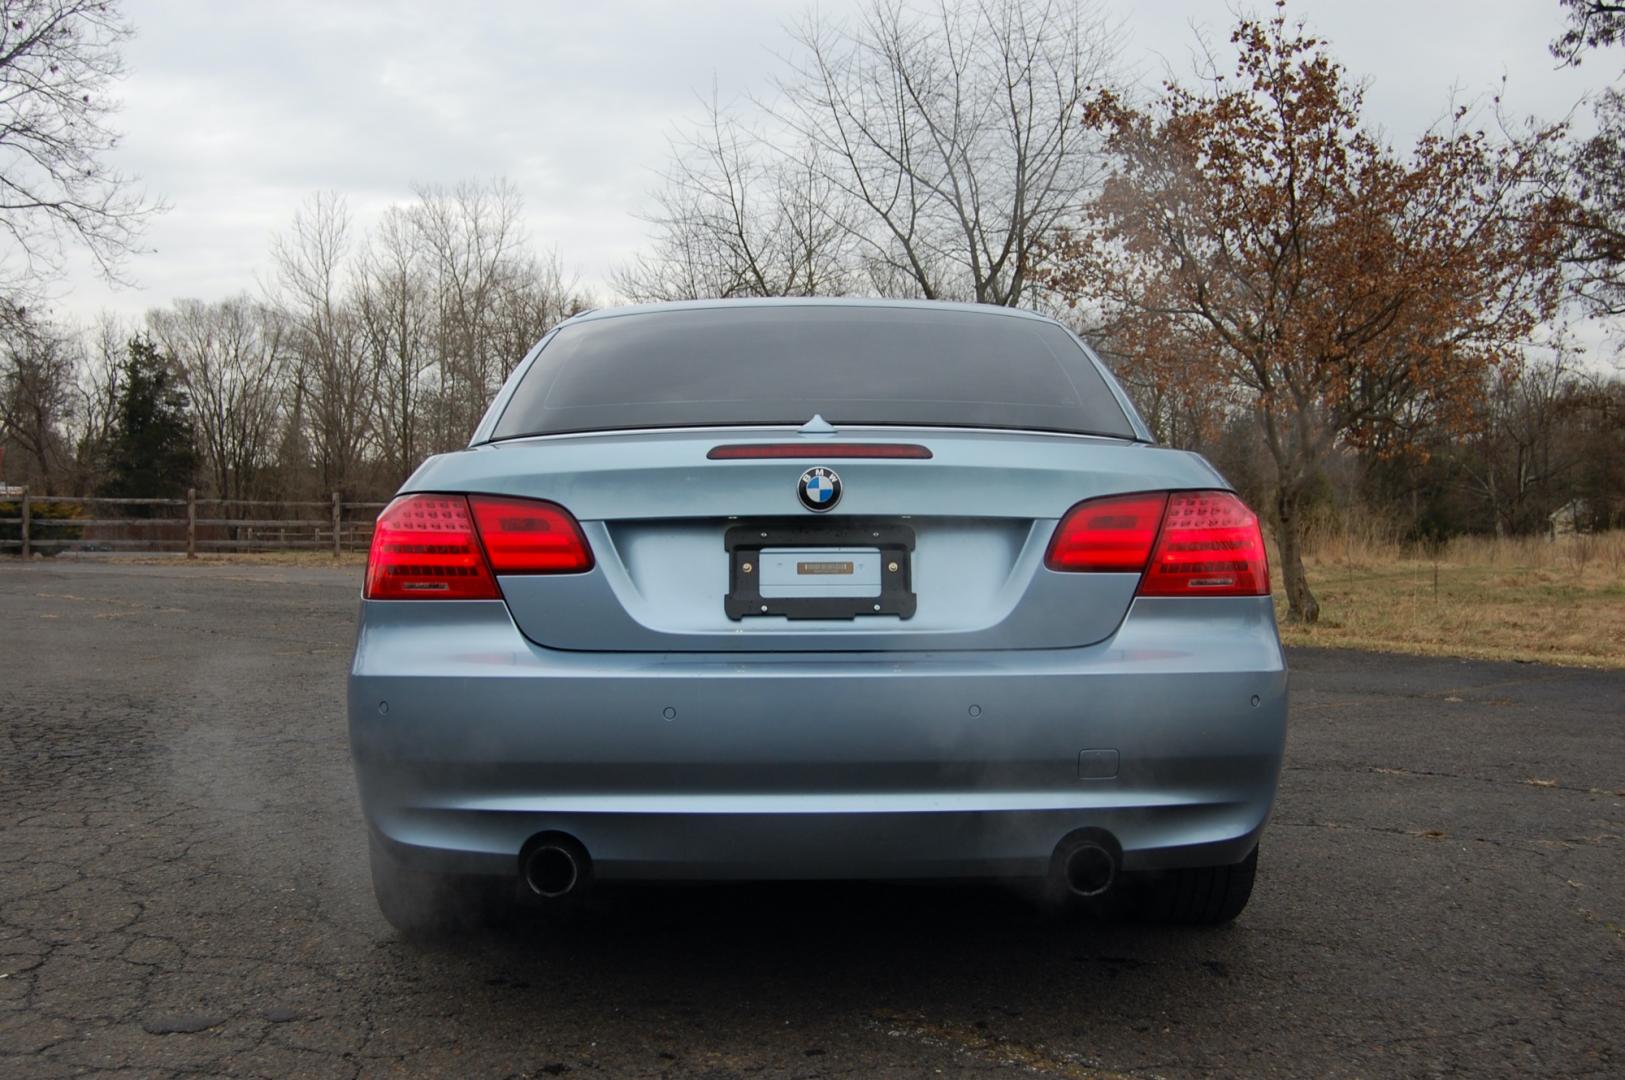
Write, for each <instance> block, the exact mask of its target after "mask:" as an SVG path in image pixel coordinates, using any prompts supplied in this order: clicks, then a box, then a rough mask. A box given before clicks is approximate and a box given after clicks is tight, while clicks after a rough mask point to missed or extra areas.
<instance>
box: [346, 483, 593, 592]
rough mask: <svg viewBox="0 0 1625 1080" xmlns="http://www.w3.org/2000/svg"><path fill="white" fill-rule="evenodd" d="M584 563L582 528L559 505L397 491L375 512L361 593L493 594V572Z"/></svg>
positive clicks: (553, 569)
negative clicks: (393, 496) (381, 511)
mask: <svg viewBox="0 0 1625 1080" xmlns="http://www.w3.org/2000/svg"><path fill="white" fill-rule="evenodd" d="M590 569H592V552H591V549H590V548H588V546H587V541H586V538H585V537H584V536H582V534H581V526H579V525H578V524H576V520H575V518H573V517H571V516H570V513H569V511H567V510H565V509H564V508H563V507H561V506H556V505H554V504H553V503H550V502H542V501H540V500H536V499H512V498H504V497H500V496H495V495H471V496H467V497H465V496H462V495H403V496H401V497H400V498H398V499H396V500H395V501H394V502H392V503H390V504H389V505H388V506H387V507H385V508H384V512H383V513H382V514H380V515H378V524H377V525H376V526H375V527H374V530H373V534H372V551H371V553H370V554H369V556H368V558H367V584H366V592H365V596H366V597H367V599H369V600H497V599H500V598H501V595H502V594H501V593H500V592H499V591H498V590H497V583H496V577H495V574H558V573H573V572H579V571H583V570H590ZM493 571H494V572H495V574H494V573H493Z"/></svg>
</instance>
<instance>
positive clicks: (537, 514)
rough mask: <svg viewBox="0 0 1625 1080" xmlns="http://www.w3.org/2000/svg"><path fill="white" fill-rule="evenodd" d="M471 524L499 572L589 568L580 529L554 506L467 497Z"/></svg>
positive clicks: (589, 556)
mask: <svg viewBox="0 0 1625 1080" xmlns="http://www.w3.org/2000/svg"><path fill="white" fill-rule="evenodd" d="M468 502H469V505H471V506H472V507H473V508H474V524H475V525H476V526H477V527H478V528H479V533H480V539H481V540H483V541H484V542H485V554H486V556H487V557H489V558H490V560H491V569H492V570H494V571H496V572H497V573H499V574H577V573H580V572H581V571H583V570H591V569H592V550H591V549H590V548H588V547H587V538H586V537H585V536H582V535H581V526H580V525H577V524H576V519H575V518H573V517H571V516H570V512H569V511H568V510H566V509H564V507H562V506H559V505H558V504H557V503H550V502H542V501H540V500H538V499H508V498H500V497H498V496H495V495H470V496H469V497H468Z"/></svg>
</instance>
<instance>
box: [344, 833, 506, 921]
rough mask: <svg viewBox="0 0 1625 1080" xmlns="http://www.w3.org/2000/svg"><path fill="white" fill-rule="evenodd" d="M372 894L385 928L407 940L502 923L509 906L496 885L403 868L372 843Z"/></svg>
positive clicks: (485, 880) (370, 861)
mask: <svg viewBox="0 0 1625 1080" xmlns="http://www.w3.org/2000/svg"><path fill="white" fill-rule="evenodd" d="M367 854H368V857H369V858H368V861H369V863H370V865H371V867H372V892H373V896H374V898H375V899H376V900H377V901H378V910H379V911H380V912H381V913H382V914H383V916H384V918H385V919H386V920H388V922H389V924H390V925H391V926H393V927H394V928H395V929H396V930H398V931H400V932H401V934H402V935H404V936H406V937H411V938H433V937H447V936H453V935H457V934H464V933H468V932H470V931H472V930H476V929H479V928H481V927H483V926H489V925H491V924H493V923H495V922H498V921H500V920H501V919H502V918H503V917H504V916H505V915H506V913H507V911H508V909H509V908H510V907H511V906H512V905H511V902H506V903H505V902H504V899H503V896H502V890H501V889H500V887H499V885H500V883H497V882H493V881H490V880H487V879H485V878H478V877H464V876H458V875H452V874H437V873H434V872H432V871H427V870H419V869H416V868H413V867H407V866H403V865H401V863H400V862H398V861H397V860H396V859H394V858H393V857H391V856H390V854H389V853H388V852H387V851H385V850H384V848H383V847H382V846H381V845H380V844H379V843H378V841H377V839H373V840H372V841H371V843H370V844H369V846H368V852H367Z"/></svg>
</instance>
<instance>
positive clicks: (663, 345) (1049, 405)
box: [493, 306, 1134, 439]
mask: <svg viewBox="0 0 1625 1080" xmlns="http://www.w3.org/2000/svg"><path fill="white" fill-rule="evenodd" d="M814 414H818V415H821V416H823V417H824V419H825V420H828V421H829V422H830V423H832V424H836V425H840V424H899V425H928V426H949V427H989V428H1024V429H1031V430H1039V431H1065V432H1078V433H1082V434H1092V435H1113V436H1119V437H1123V438H1133V437H1134V432H1133V429H1132V428H1131V427H1130V426H1129V422H1128V418H1127V417H1126V416H1124V414H1123V410H1122V408H1121V407H1119V405H1118V404H1117V401H1116V399H1115V398H1114V397H1113V396H1112V392H1111V390H1110V389H1109V388H1108V387H1107V386H1106V383H1105V380H1103V379H1102V378H1101V377H1100V373H1099V372H1098V371H1096V369H1095V366H1094V365H1093V364H1092V363H1091V362H1090V360H1089V357H1088V356H1087V355H1086V354H1085V353H1084V351H1083V349H1082V348H1080V347H1079V345H1078V343H1077V341H1076V339H1074V338H1073V337H1072V335H1070V334H1069V333H1067V332H1066V331H1065V330H1063V329H1062V328H1061V327H1059V326H1056V325H1054V324H1053V323H1047V322H1040V321H1037V320H1034V319H1023V318H1013V317H1011V316H1008V315H999V314H994V313H987V314H982V313H978V312H970V311H955V310H951V309H943V310H931V309H929V308H903V307H895V308H893V307H872V308H871V307H815V306H806V307H744V306H739V307H728V306H722V307H714V308H696V309H690V310H680V311H655V312H648V313H640V314H633V315H622V316H617V317H613V318H605V319H590V320H586V321H584V322H579V323H575V324H572V325H568V326H564V327H561V328H560V330H559V332H558V333H557V334H555V335H554V336H553V339H552V340H551V341H549V342H548V344H547V346H546V348H544V349H543V350H542V352H541V354H540V355H539V356H537V358H536V362H535V363H534V364H532V365H531V367H530V370H529V371H527V372H526V373H525V375H524V377H523V379H522V380H521V381H520V383H519V385H518V386H517V387H516V388H515V390H514V394H513V397H512V399H511V400H510V401H509V403H508V407H507V408H506V410H504V412H503V413H502V416H501V418H500V419H499V420H498V421H497V425H496V431H495V434H494V435H493V437H494V438H497V439H507V438H514V437H517V436H523V435H551V434H559V433H563V432H572V431H608V430H615V429H622V428H664V427H698V426H711V425H734V424H802V423H805V422H806V421H808V420H809V419H811V418H812V417H813V415H814Z"/></svg>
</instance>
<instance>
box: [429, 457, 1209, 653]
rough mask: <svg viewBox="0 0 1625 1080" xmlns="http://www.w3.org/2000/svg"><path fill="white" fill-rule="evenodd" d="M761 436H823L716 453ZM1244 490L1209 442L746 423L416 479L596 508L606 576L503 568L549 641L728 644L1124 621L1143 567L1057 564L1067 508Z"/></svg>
mask: <svg viewBox="0 0 1625 1080" xmlns="http://www.w3.org/2000/svg"><path fill="white" fill-rule="evenodd" d="M857 441H861V442H864V443H886V444H914V445H920V446H924V447H926V448H928V449H929V451H930V453H931V457H930V458H929V459H927V460H894V459H867V458H860V459H842V458H835V457H833V456H831V455H829V454H827V453H826V454H824V455H821V454H820V449H821V448H827V447H829V446H831V445H835V444H846V443H851V442H857ZM761 442H773V443H794V444H797V446H798V448H799V447H800V446H801V445H802V444H804V446H805V453H804V454H801V453H800V452H799V449H798V451H797V453H796V456H791V457H780V458H774V459H770V460H756V459H747V460H714V459H712V458H709V457H708V456H707V455H708V453H709V452H710V451H712V450H713V448H716V447H719V446H728V445H736V444H741V443H761ZM816 466H825V467H828V468H829V469H831V470H832V471H833V472H835V473H837V474H838V477H839V480H840V486H841V494H840V497H839V501H838V502H837V503H836V504H835V505H834V506H833V508H832V509H830V510H829V511H828V512H825V513H812V512H810V511H809V510H808V509H807V508H806V507H805V506H804V505H803V503H802V502H801V501H800V499H799V497H798V495H797V487H798V483H799V481H800V479H801V477H802V475H803V473H804V472H805V471H806V470H808V469H810V468H813V467H816ZM1227 486H1228V485H1226V484H1225V483H1224V482H1223V480H1222V479H1220V478H1219V476H1218V475H1217V473H1215V472H1214V471H1213V469H1212V468H1211V466H1209V465H1208V464H1207V463H1206V462H1205V461H1203V460H1202V459H1201V458H1200V457H1198V456H1196V455H1194V454H1188V453H1184V452H1181V451H1173V450H1167V449H1163V448H1158V447H1153V446H1149V445H1146V444H1143V443H1135V442H1130V441H1128V440H1117V439H1108V438H1094V437H1083V436H1060V435H1042V434H1026V433H1004V432H989V431H963V430H943V429H915V430H901V429H895V428H887V429H869V430H866V431H862V432H859V431H855V430H844V431H842V432H841V433H839V434H829V435H809V434H804V433H799V432H796V431H794V430H793V429H790V430H788V431H786V430H783V429H779V430H774V431H772V432H763V431H761V430H759V429H729V430H725V431H717V430H685V431H675V432H673V431H667V432H627V433H616V434H592V435H576V436H551V437H545V438H529V439H515V440H511V441H505V442H497V443H489V444H484V445H480V446H476V447H472V448H470V449H468V450H463V451H459V452H457V453H452V454H445V455H441V456H439V457H436V458H432V459H430V460H429V461H428V462H426V463H425V464H424V465H423V467H422V468H421V469H419V470H418V472H417V473H416V474H415V475H414V476H413V477H412V478H411V479H410V480H409V481H408V482H407V484H406V486H405V487H404V488H403V492H409V491H447V492H458V491H461V492H486V493H491V494H502V495H516V496H522V497H529V498H539V499H548V500H551V501H553V502H556V503H558V504H560V505H561V506H563V507H565V508H566V509H568V510H569V511H570V512H571V513H573V514H574V515H575V516H576V518H577V519H578V520H579V521H580V522H581V525H582V528H583V530H584V532H585V534H586V536H587V539H588V542H589V543H590V545H591V546H592V549H593V556H594V559H595V562H596V565H595V566H594V568H593V569H592V570H591V571H590V572H588V573H584V574H563V575H529V576H525V575H509V576H504V577H502V578H500V584H501V587H502V592H503V595H504V597H505V598H506V600H507V603H508V607H509V609H510V611H511V612H512V614H513V618H514V621H515V622H516V623H517V625H518V626H519V628H520V629H521V630H522V631H523V632H524V634H525V635H526V636H527V637H529V638H530V639H531V640H532V641H534V642H536V643H537V644H539V645H543V646H546V647H549V648H555V649H573V650H590V651H612V652H626V651H648V652H691V651H701V652H729V651H781V650H783V651H853V650H874V649H909V650H934V649H953V650H975V649H1030V648H1065V647H1074V646H1080V645H1088V644H1092V643H1094V642H1098V641H1101V640H1103V639H1104V638H1106V637H1108V636H1110V634H1111V633H1112V632H1113V631H1114V630H1115V629H1116V627H1117V625H1118V624H1119V623H1120V622H1121V621H1122V618H1123V616H1124V614H1125V613H1126V611H1127V610H1128V605H1129V603H1130V602H1131V601H1132V599H1133V596H1134V591H1135V587H1136V585H1137V583H1138V575H1137V574H1108V573H1089V574H1077V573H1057V572H1054V571H1050V570H1048V569H1046V568H1045V566H1044V554H1045V551H1046V548H1047V545H1048V543H1049V539H1050V535H1051V533H1052V532H1053V530H1054V528H1055V525H1056V522H1057V521H1058V519H1059V518H1060V517H1061V516H1062V515H1064V514H1065V513H1066V511H1067V509H1068V508H1070V507H1071V506H1072V505H1074V504H1075V503H1077V502H1079V501H1081V500H1083V499H1089V498H1095V497H1098V496H1102V495H1112V494H1120V493H1125V492H1132V491H1155V490H1174V489H1190V488H1213V487H1227ZM730 597H731V598H732V603H730ZM745 599H748V601H749V602H748V603H743V601H744V600H745ZM759 606H761V607H766V608H768V609H769V613H768V614H762V613H761V611H760V610H758V607H759ZM877 606H878V607H880V608H881V609H882V610H881V612H880V613H875V610H874V608H875V607H877ZM730 607H731V608H732V612H733V615H735V616H740V617H731V616H730ZM785 612H788V614H786V613H785ZM792 616H797V617H792ZM800 616H805V617H800Z"/></svg>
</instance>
